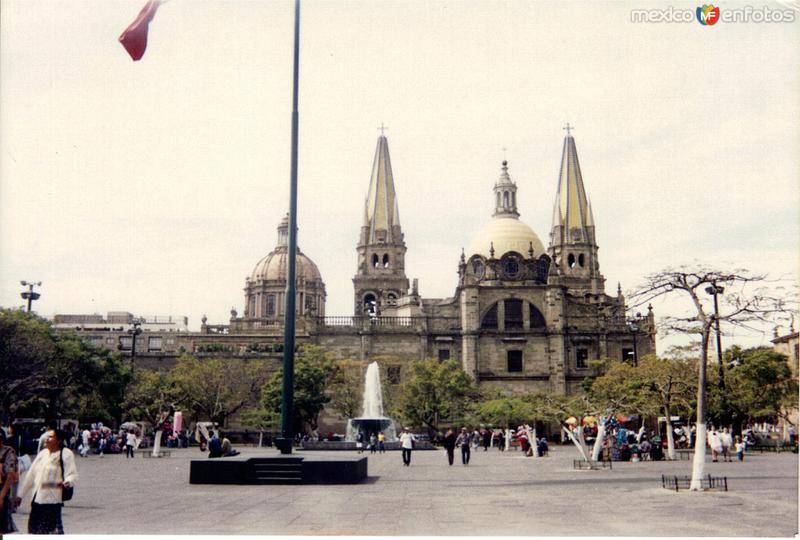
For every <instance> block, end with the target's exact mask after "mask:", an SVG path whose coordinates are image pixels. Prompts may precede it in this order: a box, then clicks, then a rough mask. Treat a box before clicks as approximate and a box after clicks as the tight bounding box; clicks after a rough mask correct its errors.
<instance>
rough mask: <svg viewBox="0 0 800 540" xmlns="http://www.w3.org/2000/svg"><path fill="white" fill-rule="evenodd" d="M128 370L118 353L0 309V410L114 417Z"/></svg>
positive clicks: (51, 415) (36, 319)
mask: <svg viewBox="0 0 800 540" xmlns="http://www.w3.org/2000/svg"><path fill="white" fill-rule="evenodd" d="M129 379H130V372H129V370H128V369H127V368H125V367H124V366H123V364H122V360H121V359H120V357H119V356H118V355H117V354H116V353H112V352H111V351H108V350H106V349H103V348H100V347H96V346H94V345H92V344H91V343H88V342H86V341H83V340H81V339H80V338H78V337H76V336H75V335H72V334H61V333H58V332H55V331H54V330H53V329H52V327H51V325H50V323H49V322H48V321H46V320H44V319H41V318H39V317H37V316H36V315H34V314H29V313H24V312H22V311H19V310H0V396H2V398H0V415H2V417H3V418H2V419H3V420H4V421H8V420H10V419H11V418H13V417H14V416H19V414H20V413H22V414H27V415H30V416H44V417H45V418H46V419H48V420H54V419H57V418H64V417H67V418H69V417H77V418H78V420H79V421H90V420H91V421H96V420H102V421H104V422H106V423H113V421H115V420H118V419H119V418H120V416H121V412H122V411H121V408H120V402H121V398H122V393H123V391H124V388H125V386H126V385H127V383H128V382H129Z"/></svg>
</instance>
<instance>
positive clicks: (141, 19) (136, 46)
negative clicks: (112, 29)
mask: <svg viewBox="0 0 800 540" xmlns="http://www.w3.org/2000/svg"><path fill="white" fill-rule="evenodd" d="M160 3H161V0H147V4H145V6H144V7H143V8H142V11H140V12H139V16H138V17H136V20H135V21H133V22H132V23H131V25H130V26H129V27H128V28H126V29H125V31H124V32H122V35H121V36H119V42H120V43H122V46H123V47H125V50H126V51H128V54H130V55H131V58H133V60H134V62H135V61H136V60H140V59H141V58H142V56H143V55H144V51H145V49H147V29H148V27H149V26H150V21H152V20H153V17H155V15H156V10H157V9H158V6H159V4H160Z"/></svg>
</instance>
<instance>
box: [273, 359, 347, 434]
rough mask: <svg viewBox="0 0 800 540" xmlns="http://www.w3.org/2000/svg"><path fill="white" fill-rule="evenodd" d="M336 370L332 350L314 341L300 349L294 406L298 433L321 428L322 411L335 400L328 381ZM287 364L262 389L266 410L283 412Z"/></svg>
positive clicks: (294, 422)
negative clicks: (284, 378)
mask: <svg viewBox="0 0 800 540" xmlns="http://www.w3.org/2000/svg"><path fill="white" fill-rule="evenodd" d="M335 372H336V362H335V361H334V358H333V355H332V354H331V353H326V352H324V351H323V350H322V349H321V348H319V347H313V346H310V345H307V346H304V347H303V348H301V349H300V351H299V353H298V355H297V358H296V359H295V364H294V407H293V415H292V426H293V428H292V429H293V430H294V432H295V433H305V432H307V431H314V430H316V429H317V425H318V420H319V413H320V412H322V409H323V408H324V407H325V405H326V404H327V403H329V402H330V401H331V397H330V395H329V394H328V391H327V390H328V385H329V383H330V382H331V377H332V376H333V374H334V373H335ZM282 390H283V368H281V369H279V370H278V371H277V372H276V373H275V374H274V375H273V376H272V377H271V378H270V380H269V381H268V382H267V384H265V385H264V387H263V388H262V391H261V405H262V407H263V408H264V409H265V410H266V411H272V412H274V413H278V414H280V410H281V400H282Z"/></svg>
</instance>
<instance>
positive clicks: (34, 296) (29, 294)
mask: <svg viewBox="0 0 800 540" xmlns="http://www.w3.org/2000/svg"><path fill="white" fill-rule="evenodd" d="M19 283H20V285H22V286H23V287H28V290H27V291H23V292H22V293H20V296H21V297H22V298H24V299H25V300H27V301H28V313H30V312H31V303H33V301H34V300H38V299H39V297H40V296H41V294H39V293H38V292H33V288H34V287H41V286H42V282H41V281H37V282H36V283H34V282H32V281H25V280H22V281H20V282H19Z"/></svg>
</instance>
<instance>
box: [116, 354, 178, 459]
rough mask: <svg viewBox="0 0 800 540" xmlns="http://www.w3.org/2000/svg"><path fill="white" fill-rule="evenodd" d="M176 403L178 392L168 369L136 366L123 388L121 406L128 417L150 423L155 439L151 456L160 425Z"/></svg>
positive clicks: (157, 447) (158, 443) (158, 439)
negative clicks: (128, 383) (155, 369)
mask: <svg viewBox="0 0 800 540" xmlns="http://www.w3.org/2000/svg"><path fill="white" fill-rule="evenodd" d="M179 405H180V400H179V396H178V392H177V391H176V389H175V384H174V381H173V380H172V377H171V376H170V373H169V372H165V371H150V370H145V369H139V370H137V371H136V372H135V374H134V376H133V381H132V383H131V384H130V385H128V388H127V389H126V390H125V401H124V403H123V407H124V409H125V410H126V411H127V412H128V415H129V418H128V419H129V420H134V421H138V420H142V419H144V420H147V421H148V422H150V424H151V425H152V426H153V430H154V431H155V438H154V444H153V456H157V455H158V452H159V450H160V448H161V438H162V430H163V427H164V424H165V423H166V422H167V421H168V420H169V419H170V417H172V416H173V415H174V414H175V409H176V407H178V406H179Z"/></svg>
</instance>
